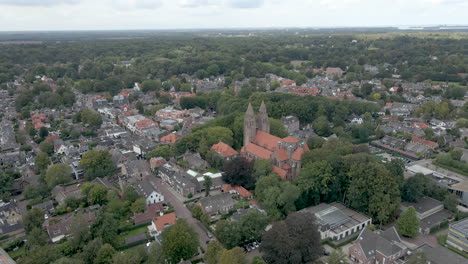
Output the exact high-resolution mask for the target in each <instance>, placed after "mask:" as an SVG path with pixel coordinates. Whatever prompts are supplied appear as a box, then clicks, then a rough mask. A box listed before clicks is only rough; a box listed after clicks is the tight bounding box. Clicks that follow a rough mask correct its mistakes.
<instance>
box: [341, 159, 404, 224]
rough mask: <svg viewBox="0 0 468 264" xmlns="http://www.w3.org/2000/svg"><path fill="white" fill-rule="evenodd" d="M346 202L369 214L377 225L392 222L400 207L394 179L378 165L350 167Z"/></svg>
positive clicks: (366, 164)
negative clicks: (349, 181) (349, 182)
mask: <svg viewBox="0 0 468 264" xmlns="http://www.w3.org/2000/svg"><path fill="white" fill-rule="evenodd" d="M348 177H350V178H351V184H350V186H349V189H348V192H349V194H348V197H347V198H348V201H349V203H350V205H351V207H353V208H355V209H357V210H358V211H361V212H363V213H366V214H369V215H370V216H371V217H372V218H373V219H374V220H375V222H377V223H380V224H385V223H387V222H388V221H390V220H392V219H393V217H394V216H395V213H396V211H397V210H398V208H399V207H400V190H399V188H398V184H397V182H396V180H395V178H394V177H392V176H391V175H390V174H389V172H388V170H387V169H386V168H385V167H384V166H383V165H382V164H379V163H375V162H368V163H359V164H354V165H352V166H351V168H350V170H349V173H348Z"/></svg>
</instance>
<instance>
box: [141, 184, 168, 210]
mask: <svg viewBox="0 0 468 264" xmlns="http://www.w3.org/2000/svg"><path fill="white" fill-rule="evenodd" d="M135 190H136V191H137V193H138V194H139V195H141V196H143V198H144V199H145V201H146V204H148V205H150V204H154V203H160V202H163V201H164V196H163V195H162V194H161V192H158V190H156V188H154V186H153V185H152V184H151V183H150V182H149V181H146V180H145V181H142V182H139V183H138V184H136V185H135Z"/></svg>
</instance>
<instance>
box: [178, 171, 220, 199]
mask: <svg viewBox="0 0 468 264" xmlns="http://www.w3.org/2000/svg"><path fill="white" fill-rule="evenodd" d="M187 175H190V176H192V177H193V178H195V179H196V180H197V182H198V184H197V188H196V190H195V191H196V192H197V193H198V192H204V191H205V177H208V178H210V179H211V188H210V190H218V189H220V188H221V186H223V185H224V184H225V183H224V181H223V179H222V176H223V174H222V173H221V172H218V173H212V172H206V173H204V174H200V173H198V172H196V171H193V170H187Z"/></svg>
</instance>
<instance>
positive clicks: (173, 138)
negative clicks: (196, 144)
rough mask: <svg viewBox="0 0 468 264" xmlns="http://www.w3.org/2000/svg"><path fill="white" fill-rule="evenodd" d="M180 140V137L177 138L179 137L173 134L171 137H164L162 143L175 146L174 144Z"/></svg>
mask: <svg viewBox="0 0 468 264" xmlns="http://www.w3.org/2000/svg"><path fill="white" fill-rule="evenodd" d="M179 139H180V137H179V136H177V135H176V134H174V133H171V134H169V135H166V136H164V137H162V138H161V140H160V141H161V142H162V143H170V144H174V143H176V142H177V141H178V140H179Z"/></svg>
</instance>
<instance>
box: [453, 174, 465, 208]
mask: <svg viewBox="0 0 468 264" xmlns="http://www.w3.org/2000/svg"><path fill="white" fill-rule="evenodd" d="M449 192H451V193H454V194H455V195H456V196H458V201H459V203H460V204H461V205H463V206H465V207H468V180H464V181H461V182H459V183H456V184H453V185H451V186H450V187H449Z"/></svg>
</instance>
